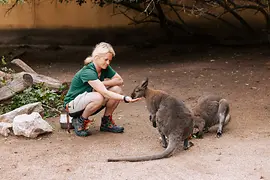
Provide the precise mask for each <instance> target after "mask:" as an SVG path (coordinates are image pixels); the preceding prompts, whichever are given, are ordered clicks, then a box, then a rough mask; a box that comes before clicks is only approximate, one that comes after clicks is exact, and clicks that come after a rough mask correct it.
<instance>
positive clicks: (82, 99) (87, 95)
mask: <svg viewBox="0 0 270 180" xmlns="http://www.w3.org/2000/svg"><path fill="white" fill-rule="evenodd" d="M94 96H95V93H93V92H84V93H82V94H80V95H78V96H77V97H76V98H75V99H74V100H72V101H70V102H69V103H68V104H67V106H68V111H69V113H70V114H72V113H76V112H80V111H83V110H84V109H85V107H86V106H87V105H88V104H89V103H90V102H92V101H93V99H94ZM107 101H108V99H106V98H104V102H103V106H105V104H106V103H107ZM103 108H104V107H103ZM103 108H102V109H103Z"/></svg>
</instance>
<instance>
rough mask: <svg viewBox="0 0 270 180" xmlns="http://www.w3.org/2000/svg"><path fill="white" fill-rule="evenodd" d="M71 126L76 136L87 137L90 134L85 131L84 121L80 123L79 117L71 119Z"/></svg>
mask: <svg viewBox="0 0 270 180" xmlns="http://www.w3.org/2000/svg"><path fill="white" fill-rule="evenodd" d="M72 125H73V126H74V131H75V134H76V135H77V136H83V137H85V136H89V135H91V132H90V131H88V130H86V129H85V121H81V120H80V118H79V117H77V118H73V119H72Z"/></svg>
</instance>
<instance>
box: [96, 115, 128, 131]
mask: <svg viewBox="0 0 270 180" xmlns="http://www.w3.org/2000/svg"><path fill="white" fill-rule="evenodd" d="M100 131H107V132H113V133H122V132H124V128H123V127H121V126H117V125H116V124H115V122H114V121H113V119H112V116H104V117H103V118H102V119H101V126H100Z"/></svg>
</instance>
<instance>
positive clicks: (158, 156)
mask: <svg viewBox="0 0 270 180" xmlns="http://www.w3.org/2000/svg"><path fill="white" fill-rule="evenodd" d="M178 144H179V143H178V142H177V141H175V139H172V140H170V139H169V143H168V147H167V148H166V149H165V151H163V152H162V153H160V154H156V155H149V156H142V157H125V158H111V159H108V162H118V161H129V162H139V161H151V160H157V159H162V158H167V157H169V156H170V155H171V154H172V153H173V151H174V150H175V149H176V147H177V145H178Z"/></svg>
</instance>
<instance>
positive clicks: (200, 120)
mask: <svg viewBox="0 0 270 180" xmlns="http://www.w3.org/2000/svg"><path fill="white" fill-rule="evenodd" d="M229 111H230V107H229V103H228V101H227V100H226V99H223V98H221V97H220V96H217V95H213V94H211V95H207V96H202V97H200V98H199V100H198V103H197V105H196V106H195V107H194V109H193V114H194V131H193V134H196V135H198V136H199V137H202V136H203V133H204V132H208V128H210V127H212V126H214V125H217V124H218V130H217V137H218V138H219V137H221V136H222V130H223V127H224V126H226V125H227V124H228V123H229V121H230V119H231V116H230V114H229Z"/></svg>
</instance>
